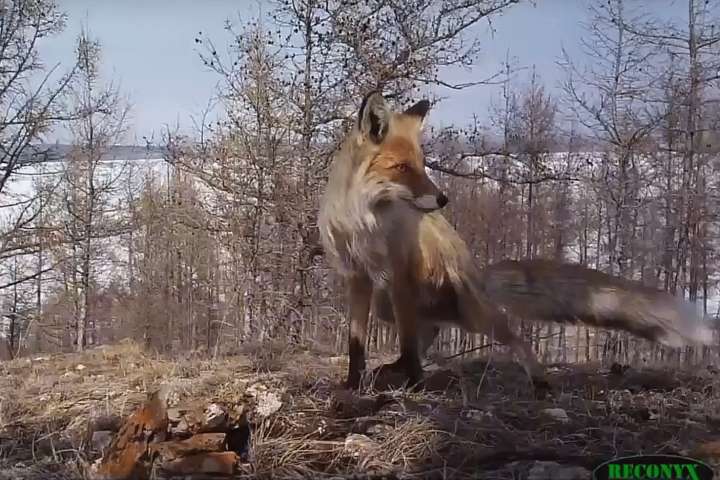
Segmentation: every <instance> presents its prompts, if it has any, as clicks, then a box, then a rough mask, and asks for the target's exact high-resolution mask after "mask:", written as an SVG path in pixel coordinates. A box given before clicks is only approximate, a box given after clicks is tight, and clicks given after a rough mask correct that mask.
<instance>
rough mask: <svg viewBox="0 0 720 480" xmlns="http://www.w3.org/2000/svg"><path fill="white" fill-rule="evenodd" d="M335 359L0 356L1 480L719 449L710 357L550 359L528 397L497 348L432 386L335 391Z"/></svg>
mask: <svg viewBox="0 0 720 480" xmlns="http://www.w3.org/2000/svg"><path fill="white" fill-rule="evenodd" d="M78 365H82V366H83V367H84V368H81V369H78V368H77V367H78ZM344 372H345V366H344V362H342V361H336V359H335V358H332V357H329V356H327V355H324V354H318V353H313V352H308V351H305V352H294V353H288V354H286V355H285V356H284V358H283V362H282V365H281V368H278V365H275V366H274V368H272V369H259V368H257V361H254V360H253V359H250V358H248V357H247V356H244V355H236V356H232V357H227V358H220V359H217V360H207V359H205V360H204V359H198V358H194V359H185V360H180V361H171V360H169V359H167V358H163V357H160V356H153V355H149V354H146V353H145V352H143V351H142V350H141V349H140V348H139V347H137V346H136V345H133V344H131V343H123V344H120V345H116V346H112V347H104V348H99V349H94V350H91V351H88V352H86V353H84V354H68V355H55V356H47V357H36V358H29V359H17V360H13V361H11V362H4V363H0V480H9V479H13V480H15V479H20V480H40V479H43V480H64V479H71V478H74V479H77V478H91V477H90V476H89V475H90V472H95V473H96V474H98V473H101V472H102V468H101V467H102V465H106V466H108V465H114V466H116V467H118V466H120V465H122V466H123V468H125V470H123V471H122V472H120V471H119V470H118V471H115V472H114V473H116V474H118V475H120V474H123V473H125V474H128V472H130V471H132V472H133V473H132V474H128V475H135V477H134V478H138V479H139V478H143V476H145V477H147V478H154V479H169V478H192V479H196V480H199V479H204V478H223V476H225V477H228V476H229V475H231V474H232V475H234V477H232V478H308V477H311V478H329V477H331V476H341V477H348V476H350V475H353V474H354V475H358V477H357V478H363V477H364V478H370V477H369V476H374V475H385V476H386V478H456V479H463V478H484V479H489V480H493V479H539V478H544V476H547V475H551V476H553V477H554V478H566V477H567V478H571V477H573V476H577V475H584V474H585V473H587V472H589V471H591V470H592V468H593V467H594V466H595V465H597V464H598V463H600V462H603V461H605V460H608V459H610V458H613V457H616V456H623V455H632V454H640V453H664V454H673V453H674V454H692V455H696V456H698V457H702V458H704V459H706V460H707V461H708V462H711V463H712V462H714V461H720V458H718V457H720V453H718V452H720V449H719V448H718V447H717V445H718V443H717V442H720V379H719V378H718V375H717V373H716V372H714V371H712V370H711V369H695V371H694V372H686V371H682V370H677V369H655V370H653V369H637V368H632V367H631V368H629V369H623V368H620V369H617V368H616V369H614V371H612V372H611V371H610V370H609V369H601V368H599V367H596V366H595V367H593V366H589V365H585V366H580V365H575V366H572V365H557V366H553V367H549V368H548V378H549V380H550V383H551V384H552V386H553V392H552V394H551V395H549V396H548V397H546V398H543V399H538V398H536V397H535V395H534V394H533V391H532V390H531V388H530V387H529V385H528V384H527V381H526V379H525V376H524V373H523V372H522V369H521V368H520V367H519V366H518V365H517V364H515V363H510V362H505V361H502V360H498V359H496V358H494V359H491V361H484V360H483V361H481V360H465V361H461V360H457V361H455V362H453V363H452V364H451V365H450V366H449V369H436V370H435V371H428V372H427V375H428V377H429V378H428V381H427V382H426V384H427V385H431V386H432V385H436V386H440V387H441V388H442V389H444V390H442V391H437V390H436V391H425V392H422V393H410V392H407V391H403V390H388V391H384V392H377V391H373V390H366V391H363V392H348V391H345V390H342V389H340V388H339V384H340V382H341V380H342V377H343V375H344ZM146 392H154V393H151V394H150V395H149V396H148V395H147V394H146ZM109 439H112V440H111V441H110V444H109V445H108V443H107V440H109ZM131 466H132V468H131ZM139 466H141V467H142V468H140V467H139ZM138 468H140V470H142V471H140V470H133V469H138ZM120 470H122V469H120ZM105 473H108V472H107V471H106V472H105ZM116 477H117V475H116ZM96 478H98V477H96ZM106 478H110V477H107V476H106ZM117 478H119V477H117Z"/></svg>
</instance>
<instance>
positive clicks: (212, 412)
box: [203, 403, 228, 432]
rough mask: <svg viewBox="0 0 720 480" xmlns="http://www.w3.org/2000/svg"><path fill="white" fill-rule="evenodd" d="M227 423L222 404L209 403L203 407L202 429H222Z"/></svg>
mask: <svg viewBox="0 0 720 480" xmlns="http://www.w3.org/2000/svg"><path fill="white" fill-rule="evenodd" d="M227 423H228V412H227V410H226V409H225V407H223V406H222V405H218V404H217V403H211V404H210V405H208V407H207V408H206V409H205V419H204V421H203V431H206V432H207V431H210V430H223V429H224V428H225V427H226V426H227Z"/></svg>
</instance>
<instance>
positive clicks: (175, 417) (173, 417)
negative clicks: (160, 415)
mask: <svg viewBox="0 0 720 480" xmlns="http://www.w3.org/2000/svg"><path fill="white" fill-rule="evenodd" d="M183 414H185V411H184V410H181V409H179V408H177V407H174V408H168V410H167V416H168V421H170V423H178V422H180V420H182V418H183Z"/></svg>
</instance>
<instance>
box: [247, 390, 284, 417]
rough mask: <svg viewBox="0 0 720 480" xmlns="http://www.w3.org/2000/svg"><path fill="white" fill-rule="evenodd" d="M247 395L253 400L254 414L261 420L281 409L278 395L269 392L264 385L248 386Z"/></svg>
mask: <svg viewBox="0 0 720 480" xmlns="http://www.w3.org/2000/svg"><path fill="white" fill-rule="evenodd" d="M247 393H249V394H250V395H251V396H252V397H254V398H255V413H256V414H257V415H258V416H260V417H262V418H265V417H269V416H270V415H272V414H273V413H276V412H277V411H278V410H280V408H281V407H282V401H281V400H280V395H279V394H277V393H275V392H272V391H270V390H269V389H268V388H267V387H266V386H265V385H262V384H260V383H255V384H253V385H250V386H249V387H248V389H247Z"/></svg>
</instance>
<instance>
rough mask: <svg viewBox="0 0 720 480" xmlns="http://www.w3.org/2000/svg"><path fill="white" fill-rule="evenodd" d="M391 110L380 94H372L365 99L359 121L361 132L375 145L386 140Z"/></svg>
mask: <svg viewBox="0 0 720 480" xmlns="http://www.w3.org/2000/svg"><path fill="white" fill-rule="evenodd" d="M390 115H391V113H390V109H389V108H388V106H387V103H385V98H384V97H383V96H382V94H381V93H380V92H372V93H370V94H369V95H367V96H365V98H363V101H362V104H361V105H360V113H359V114H358V121H359V125H360V131H361V132H362V133H363V135H366V136H367V137H368V138H369V139H370V140H371V141H373V142H374V143H381V142H382V141H383V140H384V139H385V135H387V132H388V126H389V124H390Z"/></svg>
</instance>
